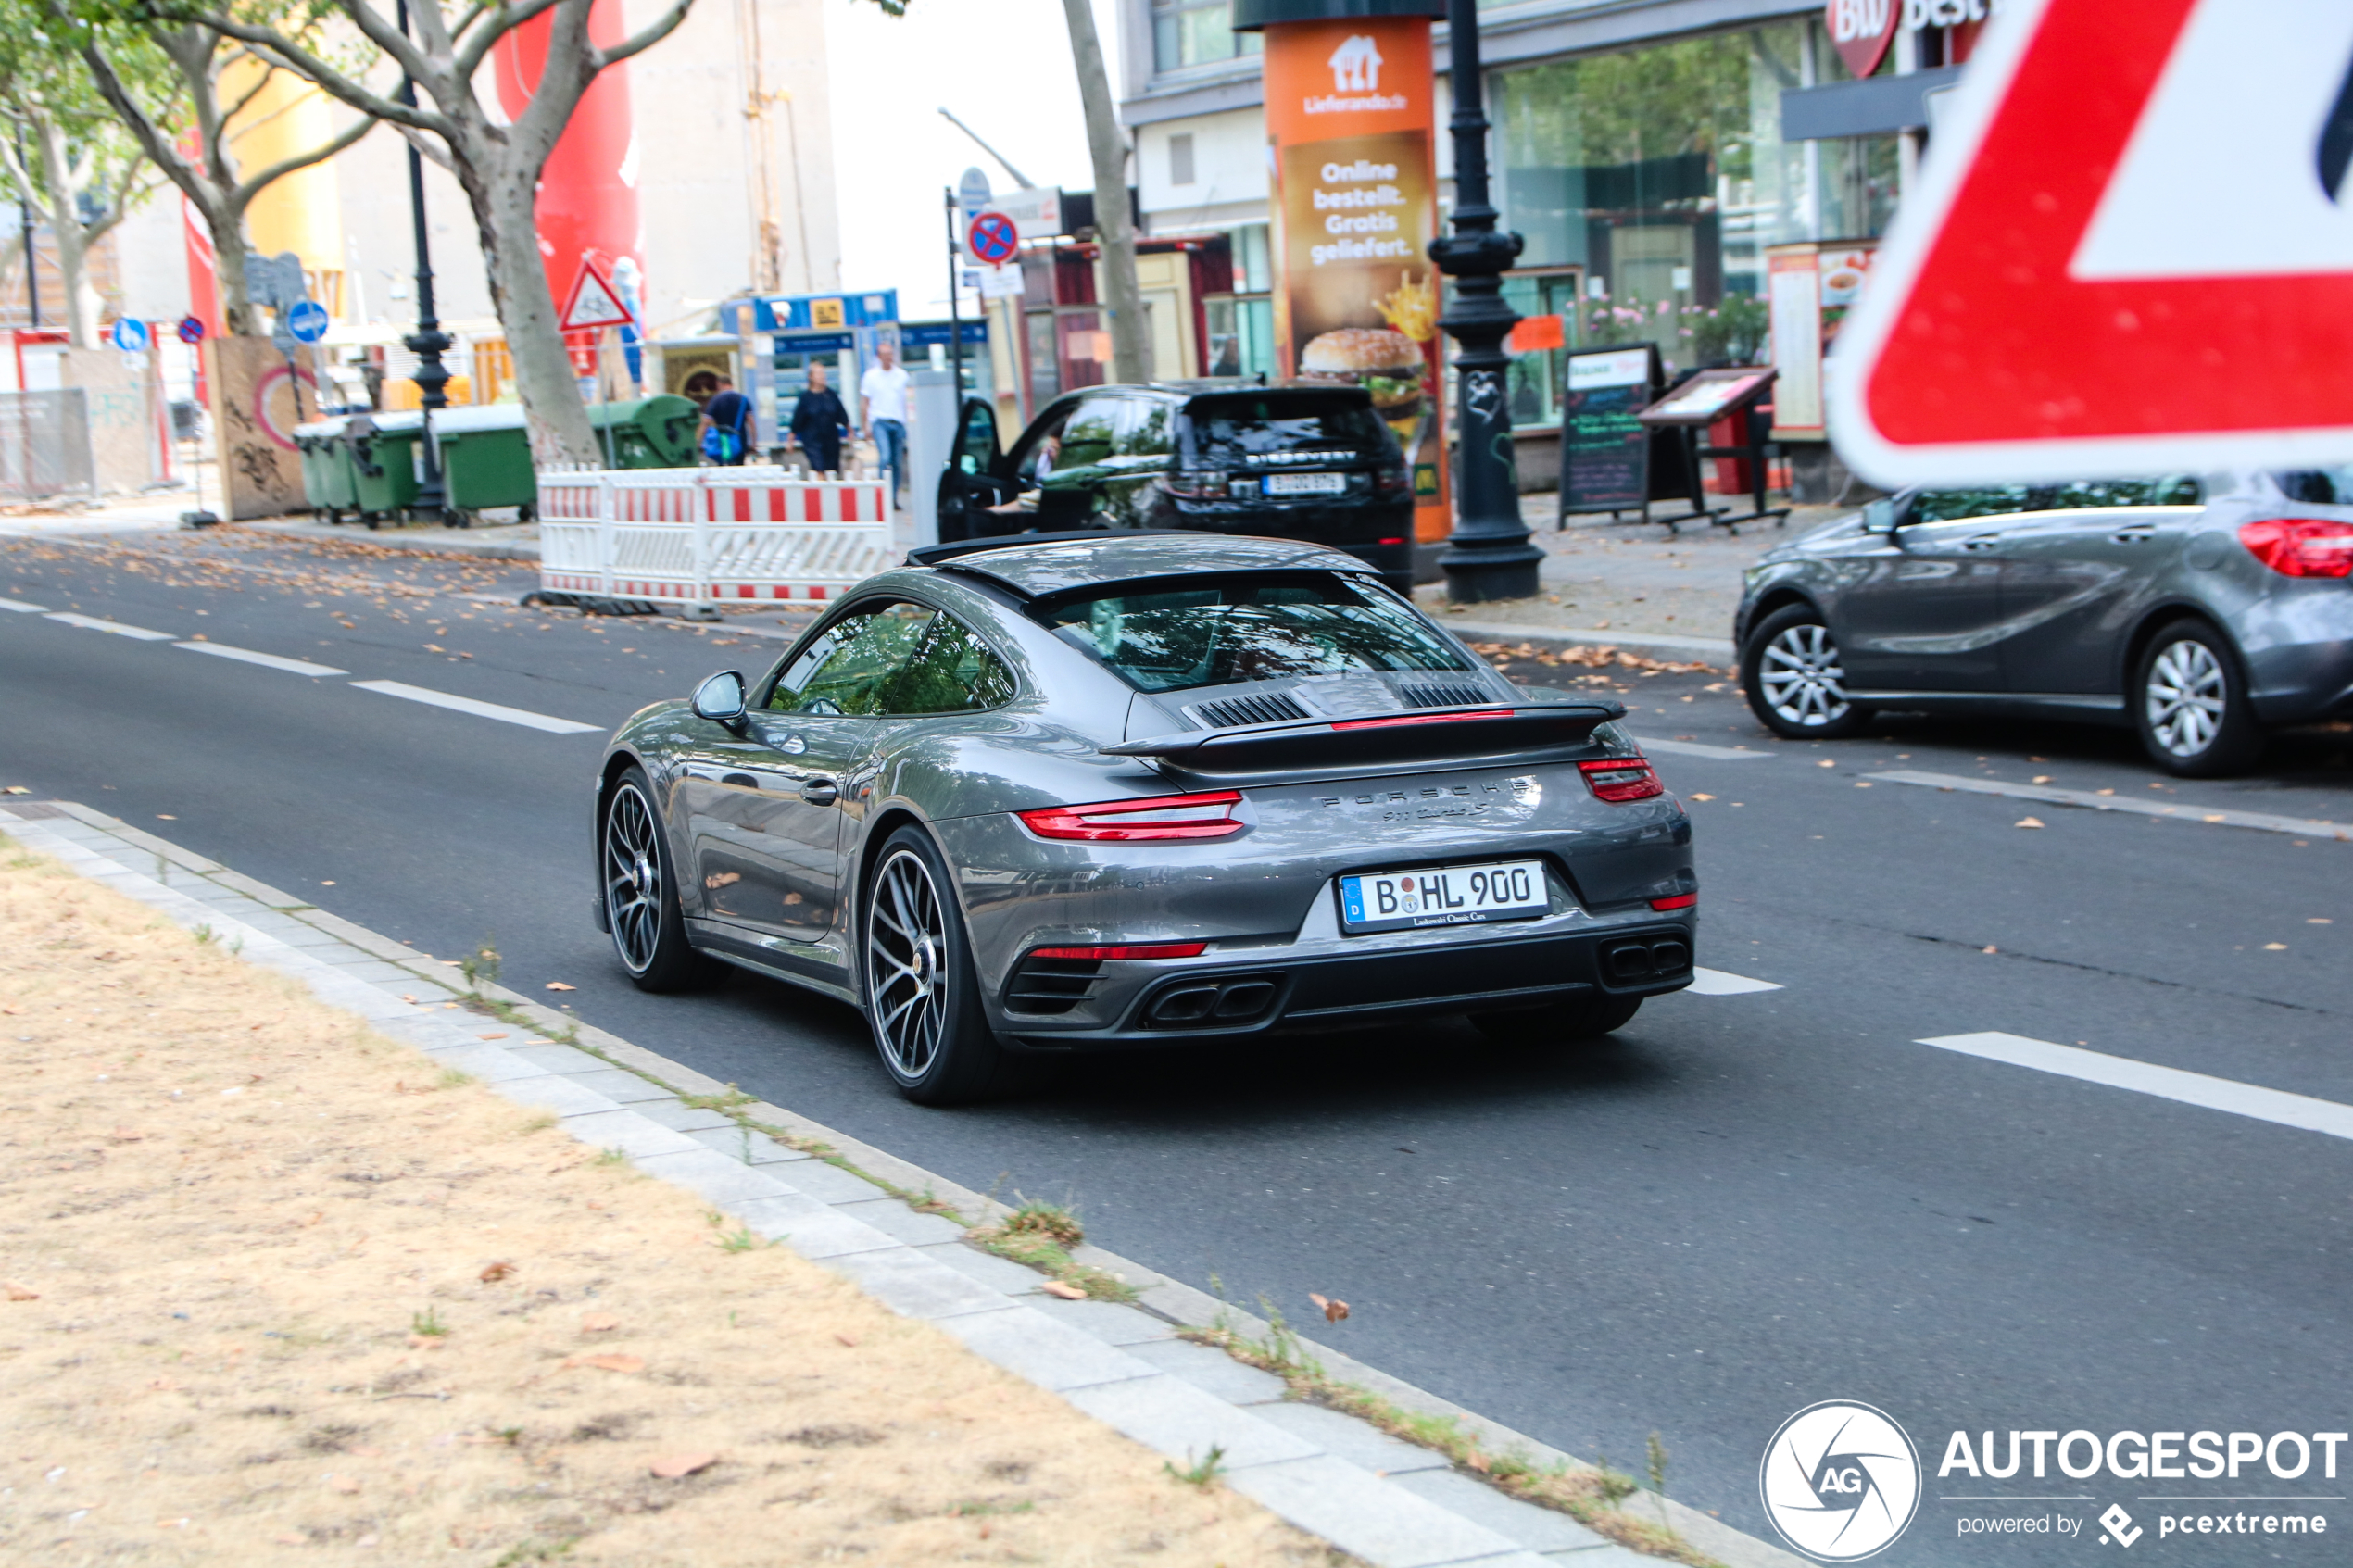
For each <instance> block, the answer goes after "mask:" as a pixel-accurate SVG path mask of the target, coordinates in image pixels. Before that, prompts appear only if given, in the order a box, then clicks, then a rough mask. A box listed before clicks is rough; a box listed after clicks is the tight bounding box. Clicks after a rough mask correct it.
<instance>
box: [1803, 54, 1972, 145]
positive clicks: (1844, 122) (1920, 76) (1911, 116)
mask: <svg viewBox="0 0 2353 1568" xmlns="http://www.w3.org/2000/svg"><path fill="white" fill-rule="evenodd" d="M1961 69H1962V68H1960V67H1959V66H1944V67H1941V68H1940V69H1935V70H1920V71H1914V72H1913V73H1912V74H1911V75H1909V76H1867V77H1865V78H1864V79H1863V80H1862V81H1860V82H1831V84H1830V85H1828V86H1826V87H1797V88H1793V89H1791V90H1790V91H1789V92H1786V93H1783V94H1781V140H1782V141H1784V142H1811V141H1818V140H1821V139H1824V138H1827V137H1832V136H1883V135H1885V134H1887V133H1888V132H1894V131H1911V130H1916V129H1918V128H1919V127H1920V126H1924V125H1926V124H1927V123H1928V122H1929V110H1928V97H1929V94H1931V93H1936V92H1941V91H1942V90H1944V88H1947V87H1950V86H1952V85H1954V84H1955V83H1956V82H1959V81H1960V79H1961Z"/></svg>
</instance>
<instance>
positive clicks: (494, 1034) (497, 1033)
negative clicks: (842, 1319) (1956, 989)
mask: <svg viewBox="0 0 2353 1568" xmlns="http://www.w3.org/2000/svg"><path fill="white" fill-rule="evenodd" d="M2034 825H2035V826H2036V827H2038V828H2039V827H2041V826H2042V825H2043V824H2042V823H2040V822H2036V823H2035V824H2034ZM482 1037H483V1038H484V1039H485V1040H503V1039H505V1038H506V1037H507V1032H506V1031H505V1030H504V1029H493V1030H492V1031H491V1032H490V1033H489V1034H487V1035H484V1036H482Z"/></svg>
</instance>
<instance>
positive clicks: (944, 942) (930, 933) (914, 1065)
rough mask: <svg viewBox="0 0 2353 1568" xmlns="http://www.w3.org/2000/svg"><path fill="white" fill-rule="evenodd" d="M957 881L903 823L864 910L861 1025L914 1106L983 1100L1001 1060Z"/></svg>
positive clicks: (925, 837) (922, 836)
mask: <svg viewBox="0 0 2353 1568" xmlns="http://www.w3.org/2000/svg"><path fill="white" fill-rule="evenodd" d="M955 887H956V884H955V880H954V878H953V877H952V876H950V873H949V870H948V862H947V860H946V859H944V858H943V857H942V856H941V855H940V853H939V847H938V846H937V845H936V844H934V843H933V842H932V839H931V835H930V834H927V833H925V832H924V830H923V829H921V828H918V827H912V826H910V827H903V828H900V830H899V831H898V832H897V833H894V834H891V835H890V837H889V838H888V839H887V840H885V841H884V843H883V847H882V853H881V854H880V855H878V856H876V857H875V869H874V873H873V874H872V875H871V876H870V877H869V878H868V879H867V882H866V894H865V897H864V898H863V899H862V907H861V910H860V919H859V929H860V933H861V937H862V940H861V942H860V944H859V968H860V970H861V972H862V986H861V989H862V994H863V996H864V998H865V1011H866V1022H867V1026H868V1027H869V1028H871V1029H872V1030H873V1031H874V1035H875V1054H876V1055H878V1056H880V1057H881V1058H882V1064H883V1071H885V1072H886V1073H889V1074H890V1079H891V1082H892V1083H893V1084H894V1085H897V1086H898V1089H899V1092H900V1094H902V1095H904V1096H906V1097H907V1098H909V1099H911V1100H913V1101H914V1102H915V1103H916V1104H917V1105H963V1104H966V1103H968V1102H970V1101H973V1100H976V1099H980V1098H984V1097H986V1096H987V1095H988V1093H989V1091H990V1090H991V1089H992V1088H995V1087H996V1086H998V1085H999V1083H1000V1077H1001V1073H1002V1069H1003V1067H1004V1061H1005V1051H1004V1047H1002V1046H1001V1045H1000V1044H999V1043H998V1040H997V1035H996V1032H995V1031H994V1030H992V1029H990V1028H989V1026H988V1013H987V1011H986V1010H984V1009H983V1007H982V1006H981V999H980V977H979V974H978V972H976V971H975V967H974V964H973V957H972V938H971V936H970V935H968V933H967V932H966V931H965V928H964V915H963V909H962V908H961V907H960V906H959V904H958V902H957V899H956V893H955Z"/></svg>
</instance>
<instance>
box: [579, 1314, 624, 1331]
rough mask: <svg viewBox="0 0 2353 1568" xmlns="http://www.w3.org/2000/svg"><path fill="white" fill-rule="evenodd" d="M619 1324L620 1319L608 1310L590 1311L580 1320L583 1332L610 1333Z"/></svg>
mask: <svg viewBox="0 0 2353 1568" xmlns="http://www.w3.org/2000/svg"><path fill="white" fill-rule="evenodd" d="M620 1326H621V1320H620V1319H619V1318H617V1317H614V1316H613V1315H612V1314H611V1313H610V1312H591V1313H589V1314H588V1315H587V1316H586V1317H585V1318H583V1319H581V1320H580V1332H581V1333H583V1334H610V1333H611V1332H612V1331H613V1330H614V1329H616V1328H619V1327H620Z"/></svg>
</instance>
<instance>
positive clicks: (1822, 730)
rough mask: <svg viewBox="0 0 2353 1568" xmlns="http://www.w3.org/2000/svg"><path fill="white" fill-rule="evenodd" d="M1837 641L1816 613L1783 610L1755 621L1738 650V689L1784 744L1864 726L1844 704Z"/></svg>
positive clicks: (1861, 712)
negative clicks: (1744, 643)
mask: <svg viewBox="0 0 2353 1568" xmlns="http://www.w3.org/2000/svg"><path fill="white" fill-rule="evenodd" d="M1844 682H1845V669H1844V666H1843V663H1842V661H1841V659H1840V658H1839V651H1838V642H1837V640H1836V639H1835V638H1834V637H1832V636H1831V629H1830V625H1829V623H1828V622H1827V621H1824V620H1823V619H1822V612H1821V611H1820V610H1818V609H1816V608H1814V607H1813V606H1811V605H1789V606H1786V607H1784V608H1780V609H1777V610H1775V611H1774V612H1773V613H1772V614H1770V615H1768V616H1767V617H1766V618H1765V619H1764V620H1762V621H1758V622H1757V623H1756V625H1755V628H1754V629H1753V630H1751V631H1750V633H1749V634H1748V642H1747V644H1746V645H1745V646H1743V647H1742V649H1741V690H1742V691H1743V692H1744V693H1745V694H1746V695H1747V696H1748V706H1749V708H1750V709H1751V710H1753V711H1754V712H1755V715H1756V717H1757V718H1758V719H1760V720H1762V721H1764V724H1765V727H1766V728H1767V729H1768V730H1770V731H1772V732H1773V733H1774V734H1777V735H1780V736H1783V737H1785V738H1787V739H1790V740H1838V739H1841V738H1843V737H1844V736H1847V735H1851V734H1856V732H1858V731H1860V730H1861V729H1863V728H1864V726H1865V725H1867V724H1869V722H1870V719H1871V710H1870V709H1868V708H1863V707H1860V706H1858V705H1857V704H1856V703H1854V702H1851V701H1849V700H1848V699H1847V696H1846V688H1845V685H1844Z"/></svg>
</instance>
